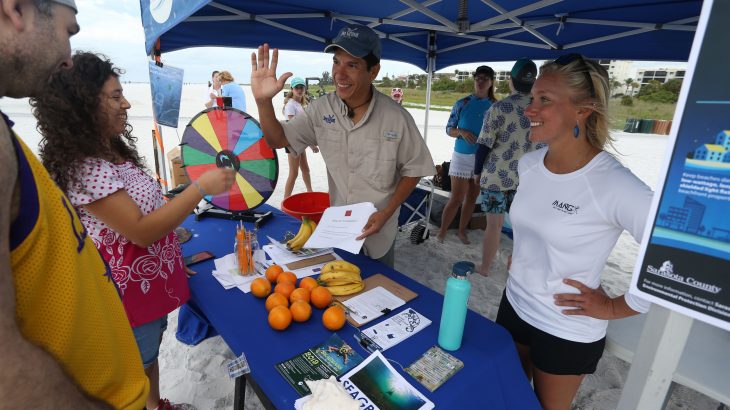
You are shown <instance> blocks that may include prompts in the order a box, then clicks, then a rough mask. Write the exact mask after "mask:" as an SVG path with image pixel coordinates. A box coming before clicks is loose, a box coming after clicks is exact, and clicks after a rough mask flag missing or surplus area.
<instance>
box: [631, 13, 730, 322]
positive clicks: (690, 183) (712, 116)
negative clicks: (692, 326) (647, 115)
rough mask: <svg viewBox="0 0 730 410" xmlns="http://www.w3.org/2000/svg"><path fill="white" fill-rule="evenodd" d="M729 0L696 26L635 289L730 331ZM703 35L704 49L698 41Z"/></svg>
mask: <svg viewBox="0 0 730 410" xmlns="http://www.w3.org/2000/svg"><path fill="white" fill-rule="evenodd" d="M728 15H730V2H727V1H714V4H712V6H711V12H710V13H709V15H708V16H705V15H703V17H704V18H705V19H706V20H705V21H706V25H705V26H704V27H705V30H704V31H703V30H701V28H702V27H703V21H700V24H699V25H698V31H697V38H696V39H695V45H694V47H693V50H699V52H698V53H697V52H693V54H692V55H691V56H690V67H692V62H693V61H692V60H693V57H695V58H696V60H695V61H694V63H695V64H694V70H692V69H691V68H690V76H688V77H687V78H686V79H685V84H684V85H683V87H687V88H688V89H686V90H685V89H683V90H682V94H681V95H680V101H679V104H678V106H677V114H681V117H679V116H675V117H677V118H676V119H677V120H678V121H679V122H680V126H679V128H678V129H677V131H676V137H675V140H674V146H673V149H672V152H671V158H670V160H669V164H668V168H667V170H666V176H665V179H664V183H663V185H660V186H659V187H658V190H657V192H656V194H655V195H657V196H659V198H658V201H657V200H656V198H655V202H654V209H653V213H652V214H651V215H652V216H653V219H652V222H653V223H652V226H651V231H650V232H651V234H650V237H649V239H648V241H646V240H645V241H644V242H643V244H642V251H643V257H642V255H640V256H639V260H640V261H641V263H638V264H637V265H636V269H635V272H634V273H635V274H634V277H633V282H632V291H634V292H638V293H639V294H640V295H641V296H642V297H647V296H648V299H649V300H651V301H652V302H654V303H658V304H660V305H662V306H665V307H667V308H669V309H673V310H676V311H679V312H680V313H683V314H686V315H688V316H691V317H693V318H696V319H699V320H703V321H705V322H708V323H710V324H712V325H715V326H718V327H721V328H724V329H726V330H730V217H728V214H730V86H728V82H727V81H726V78H727V74H728V73H727V67H730V53H728V52H727V39H728V38H730V26H728V24H727V22H726V18H725V17H726V16H728ZM700 40H701V46H700V44H699V43H698V41H700Z"/></svg>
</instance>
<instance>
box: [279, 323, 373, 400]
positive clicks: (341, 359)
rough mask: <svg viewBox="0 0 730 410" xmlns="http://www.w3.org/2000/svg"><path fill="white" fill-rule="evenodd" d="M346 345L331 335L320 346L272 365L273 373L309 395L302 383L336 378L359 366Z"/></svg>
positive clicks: (304, 394) (357, 358)
mask: <svg viewBox="0 0 730 410" xmlns="http://www.w3.org/2000/svg"><path fill="white" fill-rule="evenodd" d="M362 360H363V359H362V356H360V355H359V354H358V353H357V352H356V351H355V350H354V349H353V348H352V347H351V346H350V345H348V344H347V343H346V342H345V341H344V340H342V339H341V338H340V337H339V336H337V333H333V334H332V336H330V337H329V338H328V339H327V340H325V341H324V342H322V343H320V344H318V345H316V346H313V347H311V348H309V349H307V350H306V351H304V352H302V353H300V354H298V355H296V356H294V357H292V358H291V359H289V360H285V361H283V362H281V363H278V364H277V365H276V370H278V371H279V373H281V375H282V376H284V378H285V379H286V381H288V382H289V384H291V385H292V387H294V389H296V391H297V392H298V393H299V394H300V395H302V396H306V395H307V394H310V393H311V391H310V390H309V387H307V384H306V383H305V382H304V381H305V380H322V379H327V378H329V377H330V376H335V377H340V376H341V375H343V374H344V373H345V372H347V371H348V370H350V369H352V368H353V367H355V366H357V365H358V364H360V362H362Z"/></svg>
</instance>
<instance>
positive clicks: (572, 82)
mask: <svg viewBox="0 0 730 410" xmlns="http://www.w3.org/2000/svg"><path fill="white" fill-rule="evenodd" d="M558 60H560V59H558ZM556 61H557V60H556ZM556 61H549V62H547V63H545V64H543V65H542V67H540V75H543V74H550V73H558V74H560V75H561V76H563V78H565V82H566V84H567V85H568V88H570V90H571V94H572V98H571V99H572V102H573V104H575V105H576V106H577V107H584V108H589V109H591V110H592V112H591V114H590V115H589V116H588V118H587V119H586V124H585V128H586V138H587V139H588V143H589V144H591V145H592V146H594V147H595V148H598V149H600V150H603V149H604V148H605V147H606V145H612V143H613V138H612V137H611V135H610V133H609V132H608V120H609V117H608V98H609V85H608V71H606V69H605V68H603V67H602V66H601V65H600V64H598V63H597V62H595V61H594V60H590V59H587V58H584V57H580V58H578V57H576V58H575V60H573V61H571V62H569V63H567V64H565V65H560V64H558V63H557V62H556ZM586 73H587V74H588V76H586ZM589 77H590V81H591V83H588V78H589ZM591 91H593V93H591Z"/></svg>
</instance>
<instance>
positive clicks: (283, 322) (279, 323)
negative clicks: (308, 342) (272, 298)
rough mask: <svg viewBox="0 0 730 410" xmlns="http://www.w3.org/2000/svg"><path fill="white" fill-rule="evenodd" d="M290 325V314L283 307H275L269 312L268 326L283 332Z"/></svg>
mask: <svg viewBox="0 0 730 410" xmlns="http://www.w3.org/2000/svg"><path fill="white" fill-rule="evenodd" d="M290 324H291V312H290V311H289V309H287V308H285V307H284V306H277V307H275V308H273V309H271V311H270V312H269V326H271V327H273V328H274V329H276V330H284V329H286V328H287V327H289V325H290Z"/></svg>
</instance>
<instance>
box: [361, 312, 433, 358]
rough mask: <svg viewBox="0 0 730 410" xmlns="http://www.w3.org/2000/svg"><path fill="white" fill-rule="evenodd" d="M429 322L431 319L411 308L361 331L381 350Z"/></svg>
mask: <svg viewBox="0 0 730 410" xmlns="http://www.w3.org/2000/svg"><path fill="white" fill-rule="evenodd" d="M430 324H431V321H430V320H429V319H428V318H426V317H425V316H423V315H421V314H419V313H418V312H416V311H415V310H413V309H405V310H404V311H402V312H400V313H398V314H397V315H395V316H393V317H390V318H388V319H386V320H384V321H382V322H380V323H378V324H377V325H373V326H371V327H369V328H367V329H365V330H363V331H362V333H363V334H364V335H365V336H367V337H368V338H369V339H370V340H371V341H373V342H375V343H376V344H377V345H378V346H380V348H381V349H382V350H387V349H389V348H391V347H393V346H395V345H397V344H398V343H400V342H402V341H403V340H405V339H407V338H409V337H411V336H413V335H414V334H416V333H418V332H420V331H421V330H422V329H424V328H425V327H427V326H428V325H430Z"/></svg>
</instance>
